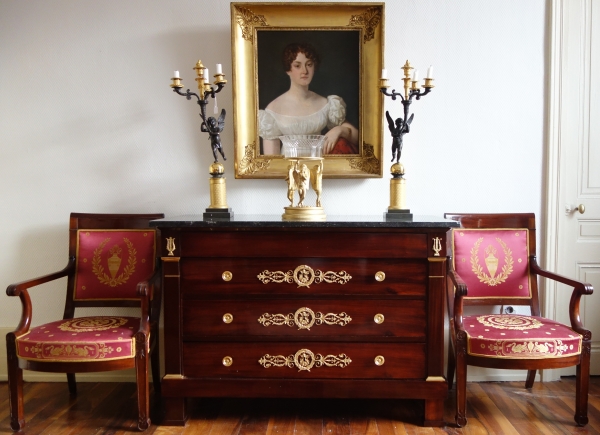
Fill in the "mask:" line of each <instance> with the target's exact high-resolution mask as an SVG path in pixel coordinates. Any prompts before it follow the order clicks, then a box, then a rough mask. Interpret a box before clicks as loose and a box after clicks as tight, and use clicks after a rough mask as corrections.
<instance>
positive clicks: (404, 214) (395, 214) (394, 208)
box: [379, 60, 434, 221]
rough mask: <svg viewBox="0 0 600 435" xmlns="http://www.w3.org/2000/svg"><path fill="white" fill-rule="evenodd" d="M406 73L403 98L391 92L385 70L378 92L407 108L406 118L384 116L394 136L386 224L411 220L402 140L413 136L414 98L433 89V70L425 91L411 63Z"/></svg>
mask: <svg viewBox="0 0 600 435" xmlns="http://www.w3.org/2000/svg"><path fill="white" fill-rule="evenodd" d="M402 69H403V70H404V78H403V79H402V81H403V82H404V94H402V93H400V92H396V90H395V89H392V92H391V93H389V92H388V88H389V85H388V78H387V72H386V70H385V69H384V70H382V72H381V79H379V89H380V90H381V93H382V94H384V95H386V96H388V97H391V98H392V100H394V101H395V100H396V98H397V97H400V99H401V101H402V105H403V106H404V118H396V120H395V121H394V119H393V118H392V117H391V116H390V113H389V112H388V111H386V112H385V116H386V119H387V122H388V127H389V130H390V133H391V135H392V162H393V161H395V163H394V164H393V165H392V167H391V169H390V171H391V174H392V178H391V180H390V206H389V207H388V209H387V212H386V213H384V216H385V218H386V220H408V221H410V220H412V214H411V213H410V210H409V209H407V208H406V179H405V178H404V165H403V164H402V163H400V156H401V154H402V140H403V137H404V135H405V134H406V133H408V132H410V124H411V123H412V120H413V118H414V116H415V114H414V113H413V114H412V115H410V117H409V116H408V112H409V110H410V105H411V103H412V101H413V98H414V99H416V100H419V99H420V98H421V97H423V96H425V95H427V94H428V93H429V92H431V90H432V89H433V87H434V86H433V84H432V82H433V77H432V76H433V67H431V66H430V67H429V69H428V70H427V77H425V82H424V83H423V86H422V88H423V90H421V89H419V86H418V83H419V78H418V72H417V71H416V70H415V71H414V73H413V74H412V75H411V70H413V69H414V68H413V67H412V66H410V63H409V62H408V60H407V61H406V63H405V64H404V66H403V67H402Z"/></svg>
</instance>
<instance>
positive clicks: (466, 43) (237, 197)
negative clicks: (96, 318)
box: [0, 0, 547, 360]
mask: <svg viewBox="0 0 600 435" xmlns="http://www.w3.org/2000/svg"><path fill="white" fill-rule="evenodd" d="M385 14H386V17H385V18H386V23H385V34H386V38H385V59H386V62H385V66H386V68H387V70H388V75H389V77H390V82H391V84H392V86H393V87H396V88H400V87H401V77H402V71H401V70H400V67H401V66H402V65H403V64H404V62H405V61H406V60H407V59H409V60H410V61H411V63H412V64H413V65H414V66H416V67H417V68H419V69H420V70H421V71H422V72H423V73H424V72H425V70H426V68H427V67H428V66H429V65H430V64H433V65H434V68H435V77H436V80H435V86H436V87H435V89H434V90H433V92H432V93H431V94H430V95H428V96H427V97H425V98H423V99H422V100H420V101H417V102H414V103H413V105H412V109H413V111H414V113H415V120H414V122H413V124H412V126H411V127H412V128H411V132H410V134H408V135H407V136H405V138H404V150H403V154H402V160H403V163H404V165H405V166H406V170H407V179H408V206H409V208H410V209H411V210H412V211H413V213H415V214H419V215H434V216H438V217H439V216H441V215H442V214H443V213H444V212H458V211H479V212H495V211H498V212H500V211H502V212H512V211H514V212H521V211H523V212H525V211H533V212H536V213H537V214H538V215H540V212H541V207H542V176H543V174H542V165H543V140H544V114H545V95H544V90H545V88H544V83H545V76H546V74H547V69H546V60H545V59H546V46H545V41H546V34H547V30H546V21H547V20H546V4H545V0H488V1H485V2H482V1H480V0H453V1H444V0H393V1H388V2H386V9H385ZM230 39H231V37H230V17H229V2H225V1H209V0H193V1H188V0H169V1H166V0H164V1H158V0H154V1H147V0H103V1H93V2H92V1H75V0H71V1H69V0H39V1H33V0H21V1H18V0H0V207H1V211H2V213H1V214H0V240H1V241H2V243H1V246H2V249H0V287H2V288H4V287H5V286H7V285H8V284H10V283H12V282H16V281H19V280H22V279H26V278H30V277H33V276H37V275H40V274H43V273H47V272H50V271H54V270H58V269H59V268H62V267H63V266H64V265H65V264H66V254H67V231H66V230H67V225H68V216H69V213H70V212H71V211H80V212H123V213H134V212H164V213H165V214H167V215H168V216H175V215H179V214H189V213H201V212H202V211H204V209H205V208H206V207H207V206H208V204H209V202H210V201H209V191H208V181H207V178H208V175H207V170H208V166H209V164H210V162H211V157H212V154H211V152H210V150H209V146H208V141H207V139H206V134H205V133H200V131H199V124H200V122H199V117H198V106H197V105H196V104H194V103H193V102H190V101H187V100H185V99H184V98H182V97H179V96H177V95H174V94H173V92H172V91H171V89H170V88H169V84H170V77H171V76H172V73H173V70H180V71H181V73H182V75H183V77H184V79H185V78H186V77H187V80H186V81H184V83H188V84H191V83H192V77H193V73H194V72H193V71H192V67H193V66H194V64H195V62H196V61H197V60H198V59H202V61H203V62H204V64H205V65H209V66H210V65H212V64H215V63H222V64H223V69H224V72H225V74H226V75H227V78H228V79H230V80H231V42H230ZM213 68H214V67H213ZM218 101H219V103H220V105H221V106H222V107H224V108H225V109H226V110H227V111H228V112H229V113H232V109H233V103H232V92H231V86H227V87H226V88H225V90H224V91H223V92H221V93H220V94H219V96H218ZM401 107H402V106H401V104H400V103H399V102H398V101H396V102H392V101H391V100H390V99H386V103H385V108H386V109H387V110H390V112H391V113H392V114H395V116H400V114H401ZM228 121H229V122H228V123H227V125H226V128H225V132H224V133H223V135H222V138H223V144H224V148H225V152H226V155H227V156H229V159H228V160H227V162H226V164H225V167H226V173H227V174H228V177H227V195H228V203H229V206H230V207H232V208H233V210H234V211H235V213H236V214H246V213H270V214H279V213H281V212H282V207H283V206H284V205H286V200H285V185H284V181H283V180H236V179H234V177H233V173H234V171H233V128H234V126H233V125H232V120H231V118H229V119H228ZM390 148H391V138H390V137H389V135H388V134H387V131H386V132H385V144H384V149H385V152H384V161H385V162H386V163H385V164H386V167H387V165H388V163H387V162H389V161H390V159H391V150H390ZM389 164H390V165H391V163H389ZM385 172H387V170H386V171H385ZM323 203H324V206H325V208H326V212H327V214H329V215H343V214H354V215H355V214H375V215H382V213H383V212H384V210H385V209H386V207H387V206H388V205H389V175H387V174H385V175H384V178H383V179H370V180H324V193H323ZM31 293H32V298H33V301H34V324H39V323H42V322H45V321H48V320H50V319H55V318H57V316H60V315H61V314H62V307H63V301H64V283H63V282H60V283H56V284H51V285H47V286H45V287H44V288H40V289H35V290H33V291H32V292H31ZM0 301H1V303H0V327H14V326H16V324H17V323H18V319H19V315H20V304H19V301H18V299H17V298H8V297H6V296H1V295H0ZM0 358H1V359H0V360H3V359H4V356H0Z"/></svg>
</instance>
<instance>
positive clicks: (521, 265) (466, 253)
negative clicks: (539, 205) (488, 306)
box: [451, 228, 531, 299]
mask: <svg viewBox="0 0 600 435" xmlns="http://www.w3.org/2000/svg"><path fill="white" fill-rule="evenodd" d="M528 240H529V231H528V230H527V229H526V228H525V229H480V228H479V229H466V228H460V229H455V230H453V231H452V241H451V243H452V251H453V266H454V270H456V272H457V273H458V275H459V276H460V277H461V278H462V279H463V280H464V282H465V284H466V285H467V289H468V296H467V299H474V298H478V299H480V298H484V299H485V298H508V299H511V298H514V299H530V298H531V282H530V276H529V264H528V262H529V246H528V243H529V242H528Z"/></svg>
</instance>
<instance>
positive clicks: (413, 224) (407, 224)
mask: <svg viewBox="0 0 600 435" xmlns="http://www.w3.org/2000/svg"><path fill="white" fill-rule="evenodd" d="M150 226H152V227H159V228H185V227H198V228H208V227H216V228H219V227H237V228H240V227H244V228H268V227H271V228H274V227H276V228H454V227H458V226H459V224H458V222H456V221H453V220H449V219H444V218H441V217H435V216H414V217H413V219H412V221H398V220H387V221H386V219H385V218H384V217H383V214H382V215H381V216H373V215H371V216H329V215H327V220H326V221H324V222H306V221H284V220H282V218H281V215H235V216H234V218H233V219H232V220H230V221H228V220H203V218H202V216H201V215H184V216H174V217H167V218H164V219H157V220H154V221H151V222H150Z"/></svg>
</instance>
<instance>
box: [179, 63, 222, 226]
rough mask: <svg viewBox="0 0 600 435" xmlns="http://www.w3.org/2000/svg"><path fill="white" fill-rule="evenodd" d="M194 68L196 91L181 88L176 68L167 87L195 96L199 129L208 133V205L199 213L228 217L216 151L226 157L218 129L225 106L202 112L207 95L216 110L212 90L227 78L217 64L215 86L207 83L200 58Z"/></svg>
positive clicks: (220, 129) (182, 94)
mask: <svg viewBox="0 0 600 435" xmlns="http://www.w3.org/2000/svg"><path fill="white" fill-rule="evenodd" d="M194 70H196V79H195V80H196V82H197V83H198V94H196V93H195V92H191V91H190V90H189V89H188V90H187V91H186V92H181V89H182V88H183V84H182V83H181V77H179V71H175V73H174V74H173V76H174V77H173V78H172V79H171V80H172V83H171V88H173V91H174V92H176V93H177V94H179V95H181V96H183V97H186V98H187V99H188V100H191V99H192V97H196V99H197V103H198V105H199V106H200V118H202V124H200V130H201V131H202V132H204V133H208V135H209V138H210V145H211V148H212V153H213V157H214V162H213V163H212V164H211V165H210V166H209V169H208V172H209V174H210V176H211V178H210V179H209V183H210V206H209V207H208V208H207V209H206V211H205V213H204V214H203V217H204V219H205V220H214V219H219V220H230V219H232V218H233V211H231V208H229V207H228V206H227V191H226V187H225V177H224V175H225V167H224V166H223V165H222V164H221V163H219V158H218V154H220V155H221V157H222V158H223V160H227V159H226V157H225V152H224V151H223V148H222V146H221V132H222V131H223V128H225V109H222V110H221V114H220V115H219V117H218V118H215V117H213V116H207V114H206V105H207V104H208V102H209V99H210V98H211V97H212V98H213V99H214V100H215V114H216V112H217V109H216V94H218V93H219V92H221V90H222V89H223V88H224V87H225V84H226V83H227V80H225V76H224V74H223V71H222V70H221V64H217V73H216V74H215V75H214V78H215V81H214V85H215V86H216V89H215V88H214V87H213V86H212V85H211V83H210V79H209V75H208V68H206V67H205V66H204V65H202V62H201V61H200V60H199V61H198V62H197V63H196V66H195V67H194ZM217 153H218V154H217Z"/></svg>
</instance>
